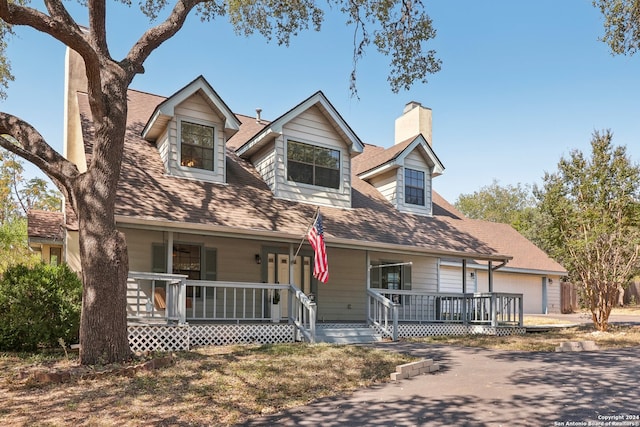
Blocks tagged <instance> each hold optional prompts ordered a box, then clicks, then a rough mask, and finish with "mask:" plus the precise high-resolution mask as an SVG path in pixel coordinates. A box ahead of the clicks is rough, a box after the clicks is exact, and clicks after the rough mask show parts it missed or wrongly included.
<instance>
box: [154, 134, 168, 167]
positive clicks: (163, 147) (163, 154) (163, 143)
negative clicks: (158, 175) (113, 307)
mask: <svg viewBox="0 0 640 427" xmlns="http://www.w3.org/2000/svg"><path fill="white" fill-rule="evenodd" d="M156 147H158V152H159V153H160V158H161V159H162V163H164V169H165V171H167V172H168V171H170V170H171V169H170V167H169V153H170V151H171V143H170V142H169V129H165V130H164V132H162V134H161V135H160V136H159V137H158V139H157V140H156Z"/></svg>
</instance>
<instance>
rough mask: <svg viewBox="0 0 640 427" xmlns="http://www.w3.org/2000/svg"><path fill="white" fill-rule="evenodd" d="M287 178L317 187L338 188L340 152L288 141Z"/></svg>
mask: <svg viewBox="0 0 640 427" xmlns="http://www.w3.org/2000/svg"><path fill="white" fill-rule="evenodd" d="M287 179H288V180H289V181H295V182H299V183H302V184H309V185H315V186H318V187H328V188H340V152H339V151H338V150H332V149H330V148H324V147H318V146H316V145H311V144H305V143H302V142H295V141H288V143H287Z"/></svg>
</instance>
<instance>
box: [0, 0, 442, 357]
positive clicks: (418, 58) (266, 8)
mask: <svg viewBox="0 0 640 427" xmlns="http://www.w3.org/2000/svg"><path fill="white" fill-rule="evenodd" d="M122 3H125V4H131V2H129V1H124V0H122ZM80 4H81V5H83V6H86V8H87V12H88V22H87V23H85V24H87V27H86V28H85V27H82V26H81V25H80V24H79V23H78V22H76V21H74V19H73V18H72V16H71V14H70V13H69V11H68V10H67V8H66V7H65V3H64V2H63V1H62V0H45V1H44V5H45V8H46V10H38V9H35V8H31V7H29V6H28V3H26V2H25V1H22V0H21V1H18V2H14V1H9V0H0V84H5V85H6V84H7V83H8V82H9V81H10V80H11V75H10V72H9V71H10V67H9V63H8V62H7V60H6V58H4V55H2V54H3V53H4V48H5V47H6V43H7V40H8V36H9V35H10V34H11V29H12V26H16V25H24V26H29V27H31V28H33V29H35V30H37V31H40V32H42V33H45V34H46V35H48V36H50V37H53V38H55V39H57V40H59V41H60V42H62V43H63V44H65V45H66V46H68V47H69V48H70V49H72V50H74V51H75V52H77V53H78V54H79V55H80V56H81V57H82V59H83V60H84V66H85V71H86V76H87V81H88V89H87V91H88V99H89V105H90V109H91V113H92V117H93V120H94V121H93V125H94V128H95V139H94V145H93V152H92V156H91V161H90V163H89V164H88V165H87V170H86V171H83V172H81V171H80V170H79V169H78V167H76V165H75V164H73V163H71V162H69V161H68V160H67V159H65V158H64V157H63V156H62V155H61V154H60V153H58V152H56V151H55V150H54V149H53V148H52V147H51V145H50V144H48V143H47V141H45V139H44V138H43V137H42V136H41V134H40V133H38V131H37V130H36V129H35V128H34V127H33V126H31V125H30V124H29V123H27V122H26V121H24V120H22V119H20V118H19V117H15V116H13V115H11V114H10V113H8V112H3V113H0V135H10V136H11V137H12V138H0V146H2V147H5V148H7V149H8V150H10V151H12V152H14V153H16V154H18V155H19V156H22V157H23V158H25V159H27V160H29V161H30V162H32V163H34V164H35V165H36V166H38V167H39V168H40V169H42V170H43V171H44V172H45V173H46V174H47V175H48V176H49V177H50V178H51V179H52V180H53V181H54V182H55V183H56V185H58V186H59V188H60V190H61V191H62V192H63V193H64V195H65V197H66V199H67V201H68V202H69V203H70V204H71V206H73V209H74V210H75V213H76V216H77V218H78V227H79V240H80V260H81V266H82V282H83V286H84V293H83V302H82V319H81V330H80V344H81V350H80V361H81V363H83V364H95V363H97V362H100V361H102V362H115V361H120V360H123V359H126V358H127V357H129V353H130V350H129V343H128V340H127V329H126V327H127V325H126V307H125V304H126V300H125V296H126V280H127V274H128V256H127V245H126V242H125V239H124V236H123V234H122V233H121V232H119V231H118V229H117V228H116V224H115V218H114V209H115V196H116V188H117V185H118V179H119V175H120V167H121V160H122V159H121V158H122V153H123V145H124V136H125V123H126V117H127V103H126V99H127V98H126V95H127V89H128V87H129V85H130V84H131V81H132V80H133V78H134V77H135V76H136V75H137V74H139V73H143V72H144V63H145V61H146V60H147V59H148V58H149V55H151V53H152V52H153V51H154V50H155V49H157V48H159V47H160V46H161V45H162V44H163V43H165V42H166V41H167V40H169V39H170V38H171V37H173V36H174V35H175V34H176V33H178V32H179V31H180V29H181V28H182V27H183V25H184V23H185V20H186V18H187V16H188V15H189V14H190V13H191V12H192V11H193V12H194V13H197V14H199V15H200V17H201V18H202V20H204V21H213V19H214V18H217V17H222V16H226V17H228V19H229V21H230V22H231V24H232V25H233V27H234V29H235V30H236V32H237V33H239V34H244V35H248V34H252V33H258V34H261V35H263V36H265V37H266V38H267V39H271V38H275V39H276V41H277V42H278V43H280V44H283V45H288V43H289V40H290V38H291V37H292V36H295V35H296V34H297V33H298V32H300V31H301V30H305V29H308V28H310V27H311V28H313V29H315V30H319V29H320V26H321V23H322V21H323V17H324V10H323V8H324V9H328V8H332V9H335V8H338V9H339V10H340V11H341V12H342V13H343V14H344V16H345V17H346V21H347V24H350V25H352V28H353V30H354V61H355V62H357V59H358V58H360V57H361V56H362V54H363V53H364V51H365V49H366V48H367V47H369V46H371V45H373V46H374V47H375V48H376V49H377V50H378V51H379V52H381V53H382V54H385V55H387V56H388V57H389V58H390V59H391V60H390V73H389V82H390V85H391V89H392V90H394V91H399V90H400V89H404V88H408V87H409V86H410V85H411V84H412V83H413V82H415V81H423V82H425V81H426V76H427V75H428V74H429V73H432V72H436V71H438V70H439V68H440V61H439V60H438V59H437V58H436V57H435V53H434V52H433V51H432V50H427V49H426V48H425V42H427V41H428V40H429V39H431V38H433V37H434V36H435V30H434V28H433V26H432V22H431V19H430V18H429V16H428V15H427V14H426V13H425V10H424V5H423V4H422V2H421V0H414V1H401V0H385V1H377V0H358V1H355V0H335V1H332V0H328V1H327V2H326V3H324V4H322V5H319V4H316V3H315V2H313V1H309V0H302V1H296V2H276V1H270V0H268V1H259V0H238V1H230V2H225V1H220V0H209V1H205V0H176V1H175V3H174V4H171V3H170V2H167V1H164V0H141V1H140V2H139V7H140V9H141V11H142V12H143V13H144V14H145V15H146V16H148V17H149V18H151V21H150V22H158V23H157V24H153V25H151V26H150V27H149V28H148V29H146V31H144V33H143V34H142V36H141V37H140V38H139V39H138V40H137V41H136V42H135V43H134V44H133V46H132V47H131V49H130V50H129V51H128V53H126V55H125V56H124V58H114V57H112V56H111V53H110V50H109V45H108V42H107V29H106V25H105V17H106V12H107V2H106V1H105V0H87V1H86V2H80ZM165 13H166V18H165V19H164V20H158V19H159V16H160V15H161V14H165ZM156 20H157V21H156ZM351 79H352V83H354V84H355V80H356V74H355V66H354V71H353V74H352V77H351ZM354 87H355V86H354ZM0 95H1V94H0Z"/></svg>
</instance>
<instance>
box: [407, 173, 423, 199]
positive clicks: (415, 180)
mask: <svg viewBox="0 0 640 427" xmlns="http://www.w3.org/2000/svg"><path fill="white" fill-rule="evenodd" d="M404 201H405V203H408V204H410V205H418V206H424V203H425V201H424V172H423V171H418V170H415V169H408V168H405V170H404Z"/></svg>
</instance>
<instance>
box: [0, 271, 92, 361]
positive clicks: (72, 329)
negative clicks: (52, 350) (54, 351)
mask: <svg viewBox="0 0 640 427" xmlns="http://www.w3.org/2000/svg"><path fill="white" fill-rule="evenodd" d="M81 304H82V283H81V282H80V279H79V278H78V276H77V275H76V274H75V273H74V272H73V271H71V269H70V268H69V267H67V265H66V264H62V265H59V266H52V265H46V264H42V263H40V264H37V265H35V266H32V267H29V266H25V265H15V266H12V267H9V268H8V269H7V270H6V271H5V272H4V274H3V275H2V278H0V350H10V351H33V350H36V349H37V348H38V347H42V346H45V347H56V346H58V345H59V344H58V340H59V339H60V338H62V339H63V340H64V341H65V342H67V343H70V342H77V341H78V331H79V327H80V307H81Z"/></svg>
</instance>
